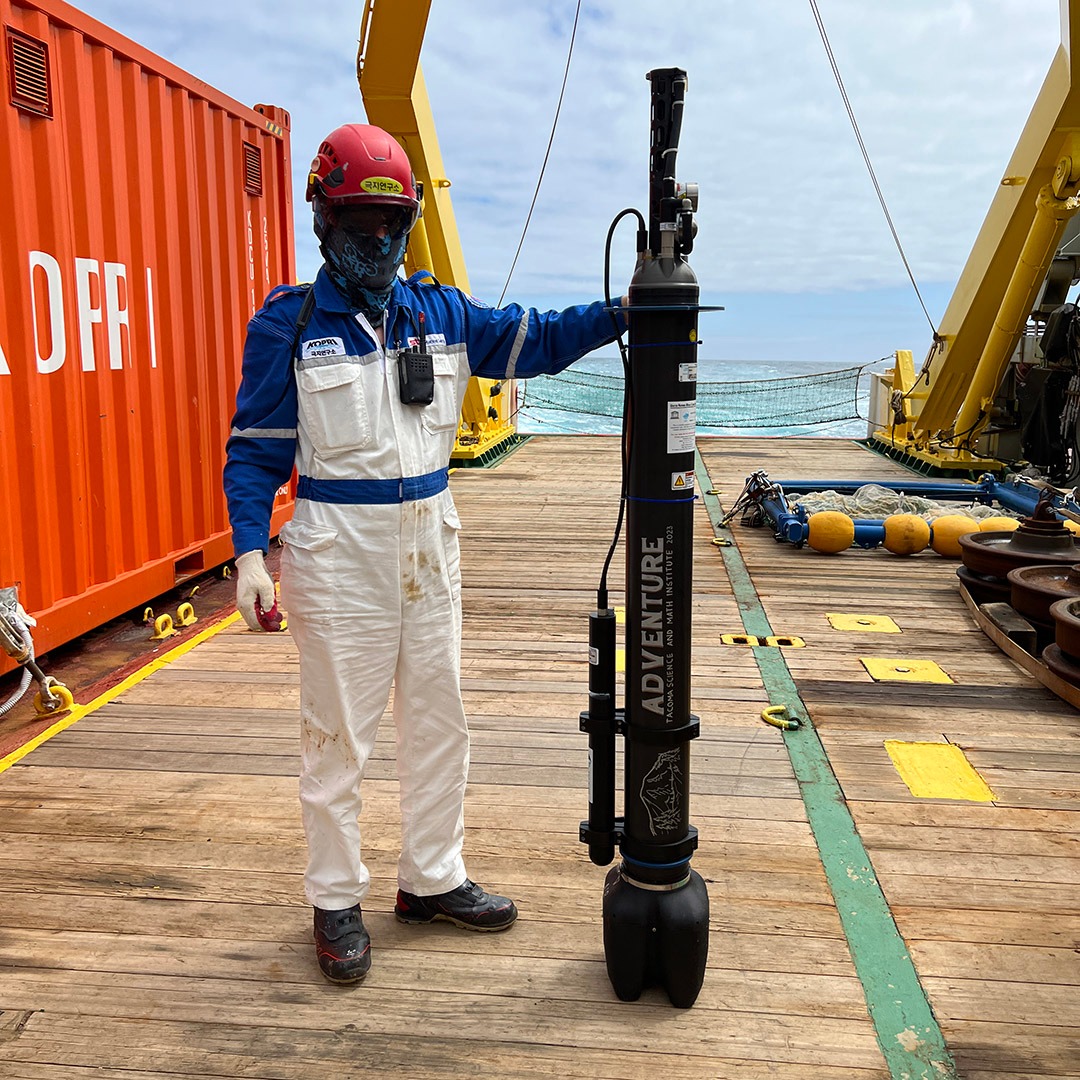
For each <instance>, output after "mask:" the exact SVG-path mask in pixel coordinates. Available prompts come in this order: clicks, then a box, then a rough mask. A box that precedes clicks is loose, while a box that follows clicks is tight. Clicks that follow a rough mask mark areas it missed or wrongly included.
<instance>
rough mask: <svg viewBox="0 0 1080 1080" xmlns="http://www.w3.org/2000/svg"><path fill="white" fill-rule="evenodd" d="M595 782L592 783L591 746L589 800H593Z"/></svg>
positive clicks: (590, 754) (590, 748) (590, 753)
mask: <svg viewBox="0 0 1080 1080" xmlns="http://www.w3.org/2000/svg"><path fill="white" fill-rule="evenodd" d="M592 793H593V784H592V747H591V746H590V747H589V802H592V801H593V795H592Z"/></svg>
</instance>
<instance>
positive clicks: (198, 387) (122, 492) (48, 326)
mask: <svg viewBox="0 0 1080 1080" xmlns="http://www.w3.org/2000/svg"><path fill="white" fill-rule="evenodd" d="M0 32H2V34H3V39H4V40H3V51H2V53H0V59H2V63H3V70H2V74H0V92H2V93H3V94H4V95H5V97H4V98H3V100H0V206H2V207H3V208H4V212H3V214H2V215H0V446H2V447H3V452H4V463H3V476H4V485H3V496H4V497H3V504H2V506H0V586H5V585H12V584H18V586H19V594H20V599H21V600H22V602H23V604H24V606H25V607H26V608H27V610H29V611H30V612H31V613H32V614H34V615H36V616H37V618H38V619H39V621H40V624H41V625H40V626H39V627H38V629H37V630H36V631H35V632H34V636H35V644H36V646H37V650H38V652H39V653H41V652H44V651H46V650H47V649H49V648H52V647H54V646H55V645H57V644H60V643H62V642H64V641H68V640H70V639H71V638H73V637H75V636H77V635H79V634H81V633H84V632H86V631H87V630H89V629H92V628H93V627H95V626H98V625H100V624H101V623H102V622H105V621H107V620H108V619H111V618H114V617H116V616H117V615H120V614H122V613H123V612H125V611H127V610H129V609H132V608H135V607H138V606H139V605H141V604H143V603H144V602H145V601H146V600H148V599H150V598H152V597H154V596H156V595H158V594H160V593H163V592H167V591H168V590H170V589H172V588H173V587H174V586H175V584H176V583H177V582H178V581H181V580H183V579H184V578H185V577H189V576H191V575H192V574H195V573H198V572H200V571H202V570H205V569H209V568H211V567H213V566H216V565H218V564H220V563H222V562H224V561H225V560H226V559H228V558H229V556H230V555H231V549H230V545H229V523H228V516H227V513H226V506H225V499H224V496H223V494H222V486H221V470H222V466H223V464H224V446H225V440H226V438H227V435H228V428H229V421H230V419H231V416H232V410H233V404H234V400H235V394H236V386H237V383H238V381H239V376H240V357H241V352H242V346H243V335H244V329H245V326H246V325H247V321H248V319H249V318H250V317H251V315H252V314H253V313H254V312H255V310H256V309H257V308H258V307H259V306H260V305H261V303H262V300H263V298H264V296H265V295H266V293H267V292H268V291H269V290H270V288H272V287H273V286H274V285H276V284H278V283H279V282H282V281H292V280H293V277H294V262H295V258H294V248H293V238H292V230H291V220H292V207H291V202H292V196H291V187H290V163H289V141H288V128H289V119H288V114H287V113H286V112H285V111H284V110H282V109H276V108H273V107H269V106H256V107H255V108H254V109H252V108H248V107H246V106H244V105H241V104H240V103H239V102H236V101H233V100H232V99H230V98H228V97H227V96H225V95H224V94H221V93H218V92H217V91H215V90H214V89H213V88H211V87H209V86H207V85H206V84H205V83H202V82H200V81H199V80H198V79H196V78H194V77H193V76H191V75H188V74H187V73H185V72H183V71H181V70H180V69H179V68H176V67H174V66H173V65H171V64H169V63H168V62H166V61H164V60H162V59H161V58H159V57H157V56H154V55H153V54H152V53H150V52H148V51H147V50H145V49H143V48H142V47H140V46H138V45H136V44H135V43H134V42H131V41H129V40H128V39H126V38H124V37H122V36H121V35H119V34H117V33H115V32H113V31H112V30H110V29H109V28H107V27H105V26H104V25H102V24H101V23H98V22H96V21H95V20H93V19H90V18H89V17H87V16H86V15H84V14H83V13H81V12H79V11H78V10H77V9H75V8H73V7H71V6H70V5H68V4H64V3H60V2H58V0H36V2H32V0H0ZM291 500H292V495H291V493H290V492H288V491H283V492H282V493H280V494H279V496H278V500H277V504H276V508H275V521H274V528H275V531H276V529H277V528H278V527H280V525H281V524H282V523H283V521H284V520H285V519H286V518H287V517H288V515H289V513H290V512H291V507H292V502H291Z"/></svg>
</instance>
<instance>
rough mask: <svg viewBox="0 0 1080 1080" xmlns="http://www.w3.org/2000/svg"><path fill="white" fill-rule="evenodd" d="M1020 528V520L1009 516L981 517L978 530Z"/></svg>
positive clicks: (1001, 530)
mask: <svg viewBox="0 0 1080 1080" xmlns="http://www.w3.org/2000/svg"><path fill="white" fill-rule="evenodd" d="M1019 528H1020V522H1019V521H1017V520H1016V518H1011V517H990V518H983V519H982V520H981V521H980V522H979V531H980V532H1013V531H1014V530H1016V529H1019Z"/></svg>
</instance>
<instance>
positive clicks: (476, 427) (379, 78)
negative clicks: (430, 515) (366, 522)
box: [356, 0, 514, 464]
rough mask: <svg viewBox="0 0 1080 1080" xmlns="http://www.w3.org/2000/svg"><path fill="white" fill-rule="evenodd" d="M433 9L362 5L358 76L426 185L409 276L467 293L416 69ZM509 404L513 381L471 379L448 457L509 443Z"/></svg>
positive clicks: (371, 107)
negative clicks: (424, 276)
mask: <svg viewBox="0 0 1080 1080" xmlns="http://www.w3.org/2000/svg"><path fill="white" fill-rule="evenodd" d="M430 8H431V0H382V2H380V0H365V4H364V11H363V17H362V20H361V24H360V47H359V50H358V52H357V57H356V77H357V81H358V83H359V85H360V95H361V97H362V98H363V101H364V109H365V111H366V113H367V117H368V120H369V121H370V122H371V123H372V124H376V125H378V126H379V127H381V128H383V129H385V130H386V131H388V132H390V134H391V135H393V136H394V138H395V139H397V140H398V142H400V143H401V144H402V146H404V147H405V152H406V153H407V154H408V155H409V161H410V163H411V164H412V167H413V172H414V173H415V175H416V179H417V180H418V181H419V182H421V183H422V184H423V185H424V212H423V216H422V217H421V219H420V220H419V222H417V225H416V227H415V228H414V229H413V231H412V234H411V236H410V237H409V249H408V252H407V254H406V256H405V268H406V270H407V272H408V273H410V274H412V273H415V272H416V271H417V270H428V271H430V272H431V273H432V274H434V276H435V278H436V279H437V280H438V281H439V282H441V283H442V284H444V285H456V286H457V287H458V288H459V289H463V290H464V291H465V292H469V291H470V290H469V279H468V274H467V273H466V270H465V256H464V254H463V253H462V250H461V240H460V238H459V237H458V231H457V223H456V221H455V220H454V208H453V205H452V204H451V201H450V180H449V179H448V178H447V176H446V169H445V168H444V166H443V160H442V153H441V152H440V150H439V140H438V137H437V135H436V133H435V121H434V118H433V116H432V113H431V103H430V101H429V100H428V95H427V88H426V87H425V85H424V74H423V71H422V70H421V67H420V47H421V45H422V44H423V40H424V31H425V29H426V27H427V19H428V12H429V10H430ZM513 402H514V387H513V383H507V384H502V383H497V382H493V381H492V380H491V379H471V380H470V382H469V387H468V390H467V391H466V395H465V402H464V404H463V406H462V413H461V424H460V426H459V428H458V437H457V443H456V445H455V447H454V452H453V454H452V458H453V459H455V460H457V461H458V462H459V463H461V464H467V463H469V462H470V461H476V460H479V459H480V458H482V457H484V456H486V455H489V454H490V453H492V452H493V451H494V452H497V451H498V449H499V447H500V446H501V445H502V444H504V443H506V442H508V441H509V440H511V439H512V438H513V435H514V425H513V423H512V420H511V410H512V408H513Z"/></svg>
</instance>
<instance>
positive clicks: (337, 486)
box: [224, 268, 624, 555]
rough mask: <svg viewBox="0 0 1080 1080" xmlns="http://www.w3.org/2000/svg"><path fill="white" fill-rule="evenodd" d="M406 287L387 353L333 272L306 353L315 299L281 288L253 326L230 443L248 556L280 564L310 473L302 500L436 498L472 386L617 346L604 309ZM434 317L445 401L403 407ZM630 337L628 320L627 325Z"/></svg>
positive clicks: (230, 482)
mask: <svg viewBox="0 0 1080 1080" xmlns="http://www.w3.org/2000/svg"><path fill="white" fill-rule="evenodd" d="M428 276H429V275H427V274H425V273H420V274H414V275H413V277H411V278H410V279H409V280H408V281H403V280H401V279H400V278H399V279H398V280H397V281H396V282H395V284H394V291H393V295H392V297H391V300H390V304H389V307H388V308H387V311H386V317H385V323H384V330H385V339H386V346H385V348H383V347H382V346H380V345H379V342H378V338H377V337H376V335H375V332H374V330H373V328H372V327H371V325H370V324H369V323H368V321H367V319H365V318H364V316H363V315H359V314H357V313H356V312H354V311H353V310H352V309H351V308H350V306H349V303H348V301H347V300H346V299H345V298H344V297H343V296H342V294H341V293H340V292H339V291H338V289H337V288H336V287H335V285H334V284H333V282H332V281H331V280H330V278H329V276H328V275H327V273H326V270H325V268H324V269H323V270H321V271H320V272H319V275H318V277H317V278H316V279H315V284H314V285H313V286H312V288H313V289H314V293H315V306H314V309H313V310H312V312H311V318H310V320H309V322H308V324H307V327H306V329H305V330H304V332H303V334H302V335H301V338H300V341H299V344H298V346H297V348H296V351H295V354H294V352H293V348H292V345H293V341H294V339H295V337H296V321H297V317H298V315H299V313H300V308H301V305H302V304H303V300H304V296H305V294H306V291H307V290H306V288H304V287H301V286H288V285H286V286H280V287H278V288H277V289H275V290H274V291H273V292H271V293H270V294H269V296H268V297H267V299H266V303H265V305H264V306H263V307H262V309H261V310H260V311H258V312H257V313H256V314H255V316H254V318H253V319H252V320H251V322H250V323H249V325H248V332H247V340H246V342H245V345H244V362H243V377H242V381H241V383H240V389H239V392H238V393H237V400H236V414H235V416H234V417H233V425H232V432H231V434H230V437H229V441H228V444H227V450H226V454H227V461H226V465H225V478H224V479H225V494H226V497H227V499H228V504H229V517H230V520H231V523H232V530H233V545H234V548H235V551H236V554H238V555H240V554H243V553H244V552H245V551H253V550H256V549H258V550H262V551H266V549H267V545H268V540H269V528H270V515H271V510H272V508H273V502H274V495H275V492H276V491H277V489H278V488H279V487H280V486H281V485H282V484H284V483H286V482H287V481H288V480H289V478H290V476H291V475H292V470H293V466H294V465H295V466H296V470H297V473H298V474H299V488H298V492H297V494H298V498H299V499H305V498H308V499H315V500H318V501H324V502H338V503H352V504H364V503H383V502H401V501H404V500H405V499H411V498H424V497H427V496H429V495H433V494H436V493H437V492H438V491H441V490H442V489H443V488H445V486H446V470H447V466H448V463H449V460H450V452H451V450H452V449H453V446H454V440H455V438H456V435H457V428H458V419H459V417H460V414H461V405H462V401H463V400H464V397H465V390H466V388H467V385H468V381H469V378H470V377H471V376H473V375H479V376H483V377H485V378H489V379H514V378H519V379H520V378H529V377H530V376H533V375H542V374H555V373H556V372H559V371H562V370H563V369H564V368H567V367H569V366H570V364H572V363H573V362H574V361H575V360H579V359H580V358H581V357H582V356H584V355H585V354H586V353H588V352H591V351H592V350H593V349H596V348H599V347H600V346H601V345H605V344H607V343H608V342H609V341H613V340H614V338H615V332H614V331H615V325H614V323H613V321H612V316H611V313H610V312H609V311H605V310H604V304H603V303H602V302H601V301H597V302H596V303H594V304H590V305H587V306H583V307H573V308H568V309H567V310H566V311H561V312H554V311H549V312H538V311H536V310H535V309H530V310H525V309H523V308H521V307H518V306H517V305H516V304H511V305H508V306H507V307H505V308H491V307H487V306H486V305H484V304H482V303H480V302H479V301H477V300H474V299H473V298H472V297H469V296H466V295H465V294H464V293H463V292H461V290H460V289H456V288H451V287H447V286H442V285H437V284H421V283H420V281H419V279H421V278H426V277H428ZM420 312H423V313H424V325H425V333H426V338H427V350H428V352H429V353H431V354H432V355H433V358H434V367H435V397H434V401H433V402H432V403H431V404H430V405H426V406H417V405H403V404H402V403H401V400H400V396H399V391H398V372H397V359H398V354H399V352H400V351H401V350H402V349H404V348H408V347H410V346H411V347H416V344H417V340H418V336H419V334H418V327H419V320H418V317H419V314H420ZM618 322H619V327H620V329H621V328H622V327H623V326H624V322H623V317H622V315H621V314H620V315H619V316H618Z"/></svg>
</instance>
